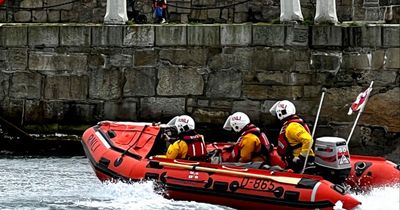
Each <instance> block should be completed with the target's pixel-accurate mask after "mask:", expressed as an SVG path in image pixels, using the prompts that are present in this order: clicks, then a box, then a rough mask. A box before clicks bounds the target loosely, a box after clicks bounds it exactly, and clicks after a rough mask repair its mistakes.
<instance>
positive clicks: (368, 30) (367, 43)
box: [343, 24, 382, 47]
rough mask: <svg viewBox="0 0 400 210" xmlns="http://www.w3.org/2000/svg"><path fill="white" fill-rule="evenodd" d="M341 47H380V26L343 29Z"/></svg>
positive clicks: (372, 25) (370, 25) (371, 25)
mask: <svg viewBox="0 0 400 210" xmlns="http://www.w3.org/2000/svg"><path fill="white" fill-rule="evenodd" d="M343 46H349V47H380V46H382V30H381V26H380V25H375V24H369V25H365V26H356V27H343Z"/></svg>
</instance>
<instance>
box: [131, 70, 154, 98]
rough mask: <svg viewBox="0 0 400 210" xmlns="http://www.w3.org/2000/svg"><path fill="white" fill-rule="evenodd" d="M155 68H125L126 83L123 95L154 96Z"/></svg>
mask: <svg viewBox="0 0 400 210" xmlns="http://www.w3.org/2000/svg"><path fill="white" fill-rule="evenodd" d="M156 78H157V75H156V69H155V68H128V69H125V79H126V83H125V85H124V87H123V96H154V95H155V92H156Z"/></svg>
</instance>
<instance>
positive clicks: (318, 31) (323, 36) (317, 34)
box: [311, 25, 342, 47]
mask: <svg viewBox="0 0 400 210" xmlns="http://www.w3.org/2000/svg"><path fill="white" fill-rule="evenodd" d="M311 39H312V42H311V44H312V45H313V46H314V47H340V46H342V27H339V26H329V25H314V26H312V37H311Z"/></svg>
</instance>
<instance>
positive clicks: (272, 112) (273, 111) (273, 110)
mask: <svg viewBox="0 0 400 210" xmlns="http://www.w3.org/2000/svg"><path fill="white" fill-rule="evenodd" d="M279 102H280V101H277V102H276V103H275V104H274V105H273V106H272V107H271V109H269V113H271V114H272V115H273V116H276V107H277V106H278V104H279Z"/></svg>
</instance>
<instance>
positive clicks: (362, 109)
mask: <svg viewBox="0 0 400 210" xmlns="http://www.w3.org/2000/svg"><path fill="white" fill-rule="evenodd" d="M373 84H374V81H371V84H370V85H369V87H368V88H371V91H372V85H373ZM368 98H369V94H368V95H367V97H366V98H365V102H364V104H363V105H362V107H361V109H360V111H359V112H358V114H357V117H356V120H355V121H354V124H353V127H352V128H351V131H350V134H349V137H347V141H346V145H348V144H349V142H350V139H351V136H352V135H353V132H354V129H355V128H356V125H357V122H358V120H359V119H360V116H361V113H362V112H363V111H364V109H365V106H366V105H367V102H368Z"/></svg>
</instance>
